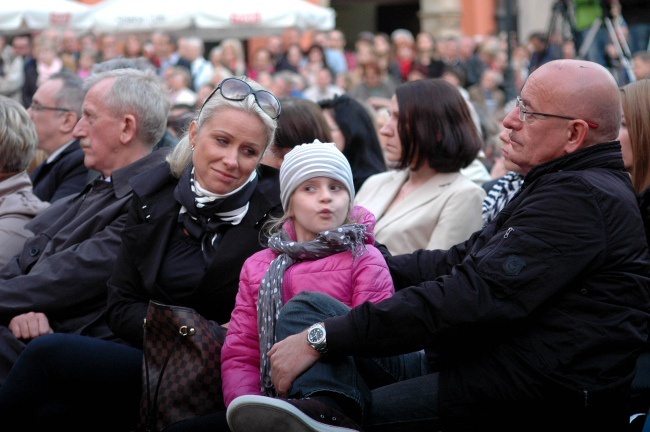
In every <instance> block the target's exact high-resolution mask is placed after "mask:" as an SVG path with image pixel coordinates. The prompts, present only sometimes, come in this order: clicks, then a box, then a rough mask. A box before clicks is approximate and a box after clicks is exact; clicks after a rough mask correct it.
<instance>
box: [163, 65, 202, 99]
mask: <svg viewBox="0 0 650 432" xmlns="http://www.w3.org/2000/svg"><path fill="white" fill-rule="evenodd" d="M164 78H165V88H166V90H167V91H168V95H167V97H168V98H169V103H170V105H171V106H174V105H191V106H194V105H196V101H197V100H198V97H197V95H196V93H195V92H194V91H193V90H192V89H190V85H191V84H190V83H191V82H192V77H191V76H190V71H189V70H187V68H185V67H183V66H171V67H169V68H167V70H165V77H164Z"/></svg>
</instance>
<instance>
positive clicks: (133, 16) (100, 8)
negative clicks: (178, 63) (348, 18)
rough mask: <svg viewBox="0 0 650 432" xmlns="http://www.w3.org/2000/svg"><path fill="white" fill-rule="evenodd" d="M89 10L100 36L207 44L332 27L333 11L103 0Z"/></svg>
mask: <svg viewBox="0 0 650 432" xmlns="http://www.w3.org/2000/svg"><path fill="white" fill-rule="evenodd" d="M90 10H91V11H90V15H91V16H92V18H93V22H94V25H93V29H94V30H95V31H97V32H100V33H125V32H130V33H140V32H142V33H146V32H152V31H155V30H166V31H173V32H176V33H178V34H187V35H196V36H201V37H202V38H204V39H205V40H220V39H224V38H226V37H238V38H242V39H245V38H250V37H254V36H265V35H269V34H274V33H281V32H282V30H284V29H285V28H287V27H291V26H296V27H298V28H300V29H302V30H311V29H317V30H331V29H333V28H334V26H335V12H334V9H332V8H326V7H321V6H317V5H315V4H313V3H310V2H307V1H304V0H273V1H271V0H233V1H215V0H186V1H185V2H182V1H181V2H179V1H178V0H105V1H104V2H102V3H98V4H96V5H94V6H91V7H90Z"/></svg>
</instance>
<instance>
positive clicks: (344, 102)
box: [318, 95, 386, 191]
mask: <svg viewBox="0 0 650 432" xmlns="http://www.w3.org/2000/svg"><path fill="white" fill-rule="evenodd" d="M318 105H320V107H321V108H322V109H323V114H325V119H327V122H328V123H329V127H330V130H331V131H332V139H333V140H334V143H335V144H336V147H338V149H339V150H341V152H343V154H344V155H345V157H346V158H347V159H348V162H350V166H351V167H352V175H353V177H354V189H355V191H358V190H359V189H360V188H361V185H362V184H363V183H364V182H365V181H366V179H367V178H368V177H370V176H371V175H373V174H378V173H381V172H384V171H386V164H385V163H384V154H383V152H382V149H381V145H380V143H379V136H378V135H377V129H376V128H375V124H374V123H373V120H372V117H371V116H370V113H369V112H368V108H366V107H365V106H363V105H362V104H361V103H360V102H359V101H357V100H355V99H354V98H351V97H350V96H348V95H342V96H339V97H336V98H334V99H327V100H321V101H319V102H318Z"/></svg>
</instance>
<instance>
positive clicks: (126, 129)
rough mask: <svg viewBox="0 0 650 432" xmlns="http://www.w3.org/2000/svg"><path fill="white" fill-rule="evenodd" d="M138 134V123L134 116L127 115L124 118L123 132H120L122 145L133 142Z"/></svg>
mask: <svg viewBox="0 0 650 432" xmlns="http://www.w3.org/2000/svg"><path fill="white" fill-rule="evenodd" d="M135 133H136V121H135V116H134V115H133V114H127V115H125V116H124V118H122V130H121V132H120V142H121V143H122V144H126V143H129V142H131V141H133V139H134V138H135Z"/></svg>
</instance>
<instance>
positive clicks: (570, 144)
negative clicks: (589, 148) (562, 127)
mask: <svg viewBox="0 0 650 432" xmlns="http://www.w3.org/2000/svg"><path fill="white" fill-rule="evenodd" d="M588 132H589V125H587V122H586V121H584V120H571V124H570V125H569V127H568V128H567V131H566V133H567V142H566V144H565V145H564V151H565V152H566V153H567V154H570V153H574V152H576V151H578V150H580V149H581V148H583V147H584V145H585V141H586V140H587V133H588Z"/></svg>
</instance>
